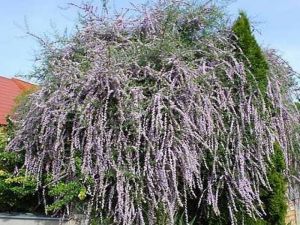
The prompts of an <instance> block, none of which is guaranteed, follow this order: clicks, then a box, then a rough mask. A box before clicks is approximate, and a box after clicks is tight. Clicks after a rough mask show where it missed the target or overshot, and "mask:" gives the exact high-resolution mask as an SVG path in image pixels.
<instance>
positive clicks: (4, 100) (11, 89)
mask: <svg viewBox="0 0 300 225" xmlns="http://www.w3.org/2000/svg"><path fill="white" fill-rule="evenodd" d="M34 86H35V85H33V84H30V83H28V82H25V81H22V80H19V79H16V78H11V79H10V78H6V77H2V76H0V125H6V116H7V115H9V114H10V113H11V112H12V109H13V108H14V105H15V99H16V97H17V96H18V95H20V94H21V93H22V92H23V91H26V90H29V89H31V88H33V87H34Z"/></svg>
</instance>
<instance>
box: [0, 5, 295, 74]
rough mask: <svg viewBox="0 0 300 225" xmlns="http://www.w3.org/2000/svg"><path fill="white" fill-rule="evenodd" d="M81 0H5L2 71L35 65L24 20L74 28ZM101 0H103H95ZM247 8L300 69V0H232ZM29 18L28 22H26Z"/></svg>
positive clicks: (0, 16) (45, 28)
mask: <svg viewBox="0 0 300 225" xmlns="http://www.w3.org/2000/svg"><path fill="white" fill-rule="evenodd" d="M69 2H75V3H80V2H81V0H21V1H20V0H6V1H2V2H1V8H0V34H1V35H0V75H4V76H7V77H12V76H15V75H18V74H26V73H28V72H29V71H30V70H31V68H32V65H33V60H34V56H35V52H36V51H38V48H39V47H38V44H37V43H36V41H35V40H34V39H33V38H29V37H26V36H25V31H26V29H25V27H26V26H25V24H26V23H27V25H28V27H29V29H30V30H31V31H32V32H33V33H36V34H39V35H43V34H49V33H50V35H51V32H52V33H53V27H56V28H55V29H57V30H58V31H60V32H62V31H63V30H64V29H65V28H66V27H68V30H69V31H72V29H73V28H74V24H76V22H77V18H78V17H77V12H76V10H75V9H74V8H73V9H65V8H66V6H67V3H69ZM95 2H100V0H95ZM110 2H111V3H110V5H111V8H122V7H126V6H129V2H132V3H138V2H143V0H131V1H128V0H110ZM240 9H243V10H245V11H246V12H247V13H248V15H249V17H250V19H251V20H252V21H253V22H255V24H256V28H257V30H258V31H257V32H256V37H257V39H258V41H259V43H260V44H261V45H262V46H264V47H271V48H275V49H278V50H279V52H280V54H281V55H282V56H283V57H284V58H285V59H286V60H287V61H289V62H290V64H291V65H292V66H293V67H294V69H295V70H296V71H298V72H300V13H299V12H300V0H232V1H231V3H230V4H228V9H227V10H228V12H229V13H230V14H231V15H232V16H233V17H236V15H237V14H238V11H239V10H240ZM25 21H26V22H25Z"/></svg>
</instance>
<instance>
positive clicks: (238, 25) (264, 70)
mask: <svg viewBox="0 0 300 225" xmlns="http://www.w3.org/2000/svg"><path fill="white" fill-rule="evenodd" d="M232 30H233V33H234V34H235V36H236V43H237V46H238V47H239V48H240V49H241V50H242V51H243V53H244V55H245V56H246V57H247V59H248V60H249V61H248V60H247V59H244V60H245V61H246V65H248V66H249V67H248V69H249V71H251V73H249V74H248V79H249V81H251V83H252V85H253V87H258V89H259V90H260V91H261V93H262V94H263V95H265V94H266V92H267V84H268V70H269V66H268V63H267V61H266V59H265V56H264V54H263V52H262V50H261V48H260V46H259V45H258V43H257V42H256V40H255V37H254V35H253V34H252V31H251V27H250V22H249V19H248V17H247V15H246V14H245V13H244V12H241V13H240V16H239V17H238V19H237V20H236V22H235V23H234V25H233V28H232ZM239 57H241V58H242V57H243V56H242V55H241V54H240V55H239ZM247 61H248V62H247Z"/></svg>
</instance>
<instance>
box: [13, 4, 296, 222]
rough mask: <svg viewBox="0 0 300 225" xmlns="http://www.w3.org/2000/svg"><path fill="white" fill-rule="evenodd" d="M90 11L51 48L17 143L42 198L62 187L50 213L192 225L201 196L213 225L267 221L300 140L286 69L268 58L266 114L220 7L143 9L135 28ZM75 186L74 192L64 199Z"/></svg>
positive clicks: (203, 210) (89, 8)
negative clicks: (279, 161)
mask: <svg viewBox="0 0 300 225" xmlns="http://www.w3.org/2000/svg"><path fill="white" fill-rule="evenodd" d="M81 8H82V9H84V11H85V13H86V15H85V16H84V17H83V21H82V25H81V27H80V28H79V30H78V32H77V33H76V34H75V35H74V36H73V37H72V38H71V39H69V40H67V41H65V40H63V42H59V45H58V47H56V45H55V44H57V42H56V43H47V42H43V44H44V46H45V48H44V51H43V53H44V58H43V59H44V61H43V62H42V64H41V65H40V67H39V68H38V69H39V70H38V73H39V77H40V78H41V80H42V85H41V88H40V90H38V91H37V93H35V94H33V95H32V97H31V101H30V102H29V103H28V104H29V107H28V108H29V110H28V112H27V115H26V116H25V117H24V118H23V119H21V120H19V121H18V124H19V130H18V131H17V133H16V136H15V138H14V139H13V140H12V141H11V142H10V144H9V149H10V150H16V151H17V150H20V149H24V150H26V154H25V165H24V166H25V168H26V170H27V173H28V174H31V175H35V176H36V179H37V181H38V184H39V186H40V187H41V188H44V190H47V189H48V188H49V187H52V186H53V185H55V184H57V186H56V189H55V188H54V190H53V191H52V192H51V193H50V194H52V195H53V196H55V199H56V200H57V201H58V204H57V205H54V206H53V205H52V207H51V206H50V208H48V209H49V210H58V209H65V210H66V212H68V213H71V212H70V209H72V206H74V202H81V207H82V208H83V209H84V210H86V213H87V217H88V218H87V220H89V219H90V218H91V217H95V218H96V217H97V218H99V221H100V222H99V223H104V222H105V221H109V222H112V221H113V222H115V223H116V224H160V223H162V221H165V223H167V224H174V223H175V221H176V219H175V218H176V216H178V215H179V213H180V212H183V214H184V215H185V216H184V218H185V219H184V220H185V221H186V222H188V221H189V220H192V218H188V217H187V214H188V212H187V208H188V206H187V202H188V199H193V198H196V199H197V202H198V205H199V213H200V215H201V217H203V218H204V219H205V218H207V217H209V215H210V214H214V215H219V214H220V206H221V205H222V207H224V208H226V212H227V214H228V217H229V218H230V220H231V223H232V224H239V222H240V221H238V212H239V210H243V211H245V212H246V213H247V214H248V215H249V216H250V217H262V216H263V215H264V214H265V212H264V207H263V204H262V201H261V197H260V188H261V187H265V188H266V189H270V188H271V187H270V183H269V180H268V178H267V175H268V168H269V166H268V165H269V162H270V159H271V156H272V155H273V153H274V142H275V141H277V142H278V144H279V145H280V147H281V148H280V149H281V151H282V153H283V155H284V162H285V164H286V165H287V167H289V166H290V161H291V160H290V158H289V156H290V153H291V152H293V141H295V137H294V136H293V138H291V137H292V134H293V130H294V126H295V123H296V121H297V118H298V117H297V114H296V110H295V109H294V107H292V98H291V90H292V89H291V87H290V86H289V84H288V82H290V79H291V76H293V73H292V71H291V70H289V68H288V67H287V65H286V64H285V63H284V62H283V61H281V60H280V58H278V57H277V56H276V54H275V53H274V52H272V51H267V52H266V53H263V52H260V54H264V57H265V58H266V60H267V64H268V66H269V67H270V68H269V70H267V72H268V74H269V75H268V78H267V79H265V78H264V82H266V83H264V85H266V87H267V88H266V90H264V91H266V94H267V95H268V98H269V99H270V100H269V103H268V104H265V100H264V99H265V96H264V95H263V94H257V93H255V92H253V91H252V90H253V89H254V88H255V87H256V86H255V85H256V84H255V83H253V82H252V80H249V79H248V77H249V74H253V77H254V78H255V79H257V80H258V78H256V75H259V73H258V72H257V71H255V67H256V65H253V67H251V68H250V69H249V67H248V66H247V65H245V63H244V59H241V57H240V56H241V55H243V53H242V51H240V50H239V49H237V48H236V43H233V42H232V32H231V31H230V29H228V26H227V24H226V23H225V22H224V20H223V19H224V17H223V14H222V11H221V10H220V9H219V8H218V7H216V6H214V5H211V4H209V5H203V4H199V5H190V4H188V3H186V2H180V1H179V2H176V3H174V2H173V3H166V2H161V3H159V4H156V5H151V6H149V7H138V6H136V8H135V13H133V14H131V16H133V17H134V18H133V19H132V18H131V17H126V15H123V14H119V15H117V16H116V17H114V18H107V17H99V16H97V14H96V12H95V10H94V8H93V7H92V6H89V5H83V6H82V7H81ZM130 18H131V19H130ZM237 51H238V52H239V53H238V55H237ZM244 56H245V57H251V54H250V55H248V54H247V53H245V52H244ZM250 61H251V60H250ZM266 66H267V65H266ZM256 72H257V73H256ZM258 81H259V80H258ZM43 174H47V179H46V178H45V177H44V176H43ZM287 174H288V172H287ZM74 182H75V183H77V184H78V185H79V186H78V185H77V187H76V188H77V189H76V190H77V192H74V193H70V192H69V191H66V190H71V189H68V188H69V187H74ZM62 183H65V185H63V184H62ZM57 187H58V189H60V190H62V191H61V192H59V191H55V190H57ZM72 190H74V189H72ZM66 193H69V195H67V196H68V197H65V196H66V195H65V194H66ZM199 193H200V195H199ZM77 194H78V197H77V196H76V195H77ZM221 196H225V198H223V200H222V201H223V202H222V204H221V203H220V202H219V200H220V197H221ZM57 201H56V202H57ZM56 206H58V207H56Z"/></svg>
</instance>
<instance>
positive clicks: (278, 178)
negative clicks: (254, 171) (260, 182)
mask: <svg viewBox="0 0 300 225" xmlns="http://www.w3.org/2000/svg"><path fill="white" fill-rule="evenodd" d="M285 167H286V166H285V160H284V155H283V153H282V150H281V147H280V145H279V143H278V142H275V143H274V154H273V156H272V159H271V165H270V167H269V171H268V179H269V183H270V186H271V188H272V190H271V191H264V192H263V194H262V200H263V201H264V203H265V209H266V213H267V215H266V217H265V220H266V221H267V222H268V224H270V225H285V217H286V213H287V201H286V188H287V182H286V179H285V177H284V174H283V173H284V170H285Z"/></svg>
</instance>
